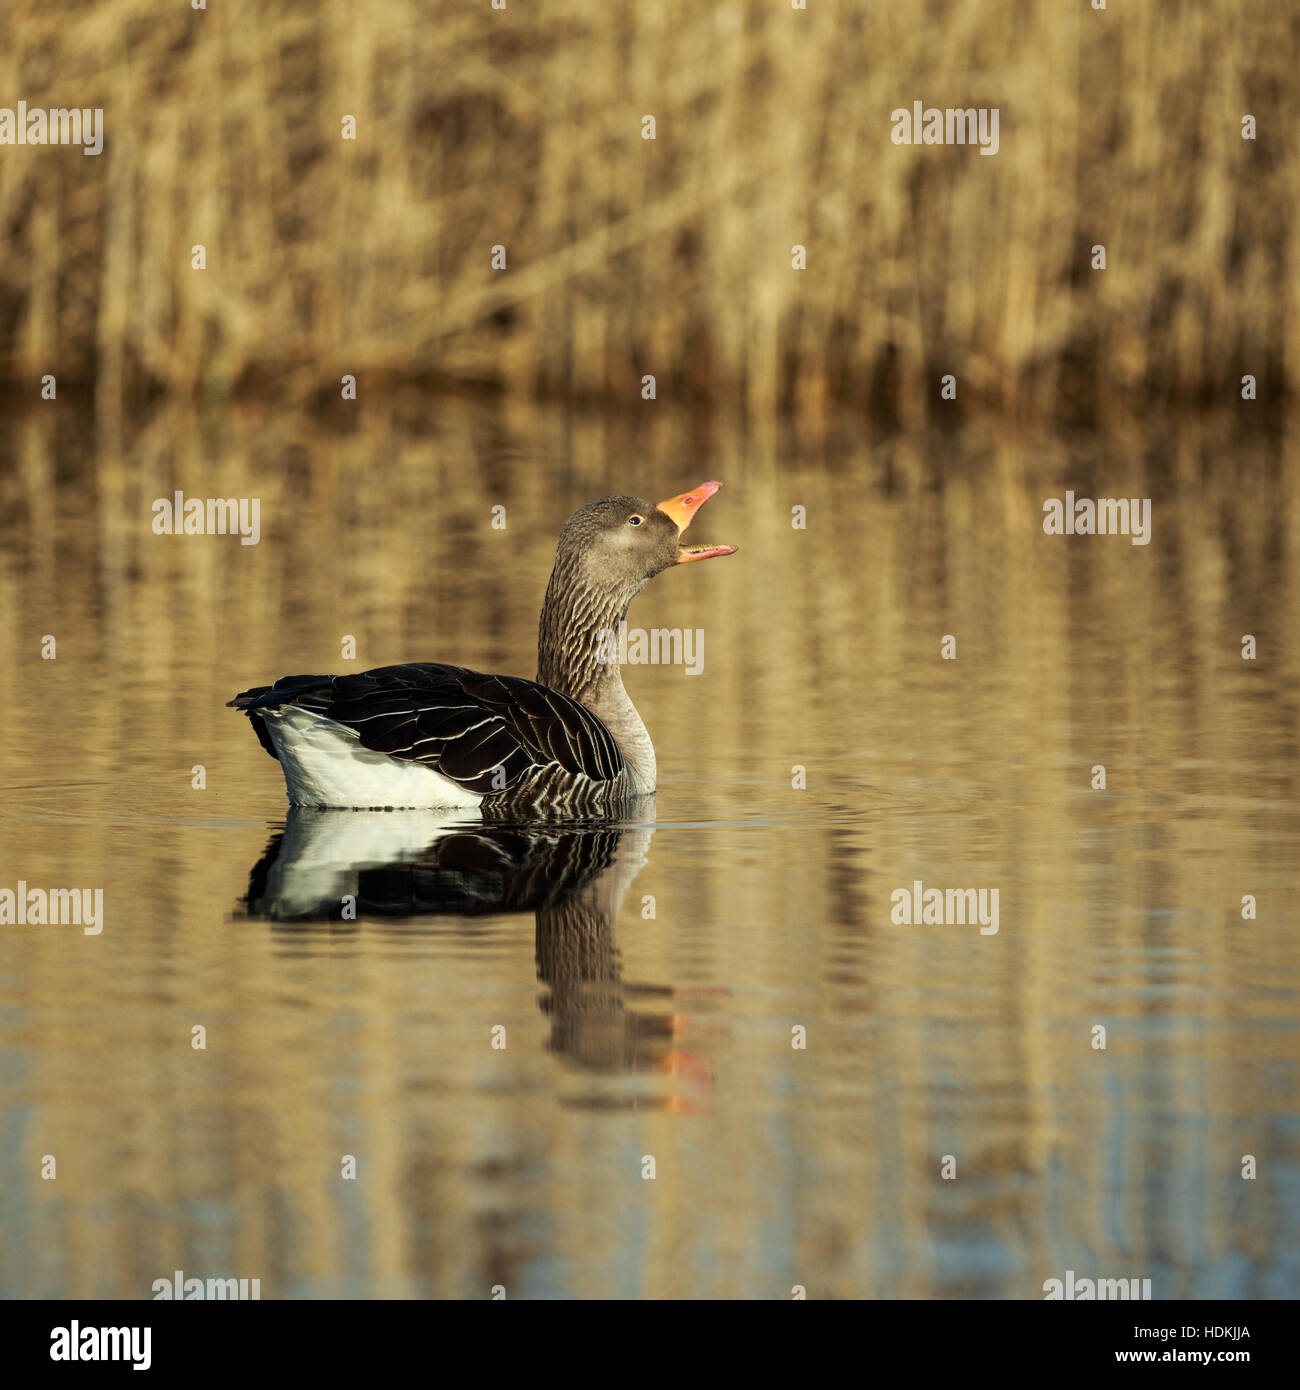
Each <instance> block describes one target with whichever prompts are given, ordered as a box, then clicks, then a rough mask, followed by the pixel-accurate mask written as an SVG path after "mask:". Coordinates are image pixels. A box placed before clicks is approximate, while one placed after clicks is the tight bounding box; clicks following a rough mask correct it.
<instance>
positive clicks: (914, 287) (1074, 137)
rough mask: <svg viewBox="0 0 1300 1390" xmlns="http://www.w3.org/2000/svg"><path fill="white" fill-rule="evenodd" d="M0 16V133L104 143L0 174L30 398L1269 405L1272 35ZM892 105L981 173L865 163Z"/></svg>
mask: <svg viewBox="0 0 1300 1390" xmlns="http://www.w3.org/2000/svg"><path fill="white" fill-rule="evenodd" d="M8 8H9V9H10V11H11V15H10V17H9V19H8V35H7V40H8V41H7V43H6V45H5V47H4V48H3V50H0V104H8V105H11V106H12V105H15V104H16V103H17V101H18V100H19V99H23V100H26V101H27V102H28V103H29V105H36V104H41V105H51V106H67V105H79V106H102V107H103V108H104V109H105V121H106V147H105V151H104V153H103V154H102V155H101V156H100V157H98V158H87V157H85V156H83V155H82V154H81V153H79V152H78V151H76V150H71V149H45V148H21V147H12V146H5V147H3V148H0V228H2V229H3V233H2V234H3V248H4V254H3V255H2V256H0V380H5V381H7V382H8V383H10V385H11V387H12V388H14V389H16V390H18V391H19V392H20V394H23V393H28V392H30V393H31V394H32V395H33V396H34V395H35V392H36V390H37V386H36V382H37V379H38V378H39V376H40V375H41V374H42V373H43V372H47V371H52V372H54V373H55V374H56V375H58V376H59V378H60V380H61V382H62V381H67V380H72V381H75V380H76V379H78V378H80V379H81V380H83V381H86V382H91V381H93V382H94V383H95V388H96V390H97V392H98V393H99V395H100V397H101V398H105V397H107V398H111V399H112V400H113V401H120V400H123V399H125V400H130V399H132V398H134V397H136V396H138V395H139V394H140V393H142V392H145V391H151V390H153V391H156V390H163V391H167V392H170V393H179V394H181V395H193V394H196V393H203V394H208V393H217V394H224V393H248V394H251V393H260V394H267V395H270V396H273V397H275V398H277V399H285V400H297V401H302V400H307V399H310V398H312V397H313V396H314V395H316V394H317V393H321V392H330V393H333V392H336V391H337V389H338V379H339V377H340V376H342V375H343V374H344V373H354V374H356V375H357V376H358V377H359V378H360V381H361V389H362V391H363V392H366V391H373V390H374V389H376V387H378V386H382V384H383V383H384V382H385V381H388V380H391V379H393V378H408V379H416V380H424V381H454V382H491V383H494V384H497V385H501V386H505V387H508V388H511V389H518V390H525V391H530V392H538V393H543V394H554V395H562V396H566V397H575V398H581V397H610V398H622V399H635V398H637V396H638V395H639V392H640V389H641V377H642V376H643V374H652V375H654V376H655V377H656V379H657V386H658V391H659V394H660V396H661V397H664V396H671V397H689V398H697V397H698V398H705V399H708V400H711V401H717V400H722V399H727V400H733V401H736V400H743V401H745V402H747V403H748V405H749V407H750V409H751V411H757V412H767V411H768V410H769V409H770V408H771V407H772V406H776V407H779V408H781V409H786V410H794V411H798V412H800V413H803V414H808V415H812V416H815V415H816V414H817V413H818V412H820V411H822V410H824V409H826V408H827V406H828V405H830V404H831V403H834V402H850V403H853V404H854V405H857V406H860V407H862V408H865V409H868V410H870V411H871V412H872V413H873V414H875V415H877V416H879V417H881V418H886V419H892V418H896V419H898V420H899V421H900V422H901V423H903V424H904V425H914V424H919V423H920V422H921V420H922V419H923V417H924V416H925V415H926V414H927V413H930V412H931V411H932V410H933V403H935V402H937V398H938V377H939V375H940V374H942V373H946V372H951V373H954V374H955V375H956V376H957V377H958V380H959V407H960V409H961V410H963V411H970V410H974V409H978V408H980V407H985V408H990V409H996V410H999V411H1002V412H1011V413H1014V414H1017V415H1023V416H1039V417H1052V418H1067V419H1087V418H1089V417H1093V416H1095V415H1097V414H1099V413H1102V412H1104V411H1105V410H1106V409H1107V407H1109V406H1111V405H1114V404H1117V403H1123V404H1126V405H1127V406H1129V407H1139V408H1141V407H1145V406H1147V405H1150V404H1152V403H1155V402H1171V403H1180V404H1181V403H1190V402H1203V403H1214V402H1217V403H1222V404H1229V403H1232V402H1234V401H1236V400H1237V399H1238V396H1239V389H1240V387H1239V378H1240V376H1241V374H1242V373H1244V372H1250V373H1252V374H1253V375H1255V376H1256V377H1257V378H1258V379H1259V382H1260V391H1261V396H1262V397H1264V398H1266V399H1267V400H1271V401H1274V402H1276V400H1277V398H1278V396H1279V394H1280V393H1282V392H1283V391H1285V390H1293V389H1294V387H1295V383H1296V379H1297V373H1298V372H1300V232H1298V231H1297V222H1296V219H1295V217H1294V209H1295V206H1296V203H1297V199H1298V198H1300V155H1298V154H1297V149H1296V140H1295V136H1296V131H1297V129H1300V119H1298V117H1300V98H1298V97H1297V93H1296V84H1295V82H1294V72H1295V71H1296V68H1297V66H1298V64H1297V56H1298V53H1300V12H1298V11H1295V10H1291V11H1290V12H1288V7H1287V6H1284V5H1269V6H1242V5H1239V4H1236V3H1230V0H1213V2H1212V3H1206V4H1192V3H1186V4H1184V3H1177V2H1176V0H1170V2H1169V3H1160V4H1156V3H1145V4H1131V3H1119V0H1115V3H1112V5H1111V8H1110V9H1109V10H1106V11H1094V10H1092V9H1091V8H1090V6H1089V4H1088V3H1087V0H1070V2H1069V3H1067V0H1050V3H1047V2H1046V0H1044V3H1028V2H1027V0H1026V2H1025V3H1012V0H963V3H960V4H959V3H949V2H948V0H917V2H916V3H910V4H901V3H900V4H877V3H872V4H868V3H866V0H857V2H856V3H846V4H831V3H829V2H828V0H809V9H808V10H807V11H802V12H801V11H796V10H793V9H792V8H790V6H789V5H788V4H787V3H785V0H761V3H760V0H738V2H737V3H716V4H715V3H708V4H702V3H699V0H662V3H659V4H631V3H628V0H619V2H618V3H613V2H610V0H599V3H598V0H550V3H540V4H533V3H526V0H509V4H508V8H507V9H506V10H505V11H504V12H494V11H493V10H492V9H491V8H490V7H489V4H488V0H474V2H473V3H472V4H463V5H450V4H442V5H429V4H422V3H417V0H386V3H385V4H384V5H383V6H382V7H378V8H366V7H362V6H358V5H354V4H350V3H345V0H310V3H308V2H307V0H284V2H282V3H279V4H277V5H275V6H267V5H265V4H261V3H258V4H254V3H252V0H218V3H214V4H213V5H212V6H211V8H210V9H209V10H207V11H198V12H196V11H192V10H191V9H190V8H189V7H188V6H186V5H185V4H183V3H181V0H177V3H173V4H170V5H166V6H159V5H156V4H148V3H145V0H99V2H98V3H97V4H96V5H94V6H93V7H86V6H84V5H81V4H76V3H74V2H73V0H46V3H34V0H26V3H21V2H20V3H17V4H16V5H12V4H11V5H10V6H9V7H8ZM918 99H919V100H922V101H924V102H925V103H927V104H929V105H937V106H964V107H965V106H989V107H994V106H996V107H998V108H999V109H1000V112H1001V148H1000V151H999V153H998V154H997V155H996V156H994V157H991V158H988V157H981V156H980V155H979V154H978V153H977V151H976V150H974V149H971V148H952V147H899V146H895V145H894V144H892V143H891V141H890V129H891V124H890V112H891V110H892V109H894V108H895V107H898V106H910V104H911V103H912V102H913V101H914V100H918ZM1247 113H1250V114H1252V115H1254V116H1255V118H1256V119H1257V121H1258V125H1259V133H1258V139H1257V140H1255V141H1253V142H1250V141H1245V140H1243V139H1242V138H1241V118H1242V116H1243V115H1245V114H1247ZM345 115H351V116H355V117H356V120H357V128H358V139H357V140H356V141H355V142H351V141H345V140H343V139H342V138H341V120H342V118H343V117H344V116H345ZM644 115H653V116H655V118H656V121H657V139H656V140H654V141H653V142H652V141H647V140H643V139H642V138H641V121H642V117H643V116H644ZM200 243H201V244H203V245H204V246H205V247H206V251H207V269H206V270H195V269H192V268H191V248H192V247H193V246H194V245H196V244H200ZM796 243H798V244H801V245H804V246H806V248H807V256H808V268H807V269H806V270H803V271H796V270H793V269H792V268H791V248H792V246H794V245H795V244H796ZM1094 243H1102V244H1104V245H1105V246H1106V250H1107V259H1108V265H1107V268H1106V270H1105V271H1096V270H1093V269H1091V268H1090V248H1091V247H1092V245H1093V244H1094ZM497 244H501V245H504V246H505V247H506V248H507V256H508V268H507V269H506V270H504V271H494V270H493V269H492V268H491V248H492V247H493V246H494V245H497Z"/></svg>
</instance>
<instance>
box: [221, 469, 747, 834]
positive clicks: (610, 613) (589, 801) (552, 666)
mask: <svg viewBox="0 0 1300 1390" xmlns="http://www.w3.org/2000/svg"><path fill="white" fill-rule="evenodd" d="M721 486H722V484H721V483H717V482H708V483H701V484H700V486H699V487H696V488H692V489H691V490H690V492H684V493H682V495H681V496H680V497H671V498H669V499H668V501H666V502H660V503H659V504H658V505H657V506H656V505H655V504H654V503H651V502H646V501H643V500H642V499H641V498H639V497H605V498H602V499H601V500H600V501H599V502H590V503H588V504H587V505H586V506H585V507H580V508H579V509H578V510H577V511H576V512H574V514H573V515H572V516H571V517H570V518H569V520H568V522H567V523H566V524H565V527H564V530H563V531H562V532H561V533H560V539H559V543H558V544H557V546H556V549H555V567H554V569H553V570H552V571H551V580H550V583H549V584H548V585H547V589H546V599H545V601H544V602H543V604H542V615H541V620H540V622H539V624H538V635H537V679H536V680H535V681H530V680H523V679H520V678H519V677H517V676H490V675H483V674H482V673H480V672H478V671H469V670H466V669H465V668H464V667H463V666H443V665H440V664H437V663H433V662H409V663H407V664H405V665H402V666H380V667H377V668H376V669H375V670H373V671H362V672H360V673H359V674H356V675H350V676H283V677H281V678H280V679H279V680H278V681H276V683H275V684H274V685H271V686H264V685H263V686H255V687H254V688H253V689H251V690H245V691H244V692H243V693H242V694H240V695H237V696H236V697H235V698H234V699H233V700H231V701H230V704H231V705H232V706H233V707H234V708H236V709H241V710H243V711H244V712H245V713H246V714H247V715H248V717H249V718H250V719H251V720H252V723H253V728H254V730H255V731H256V733H257V737H258V738H259V740H260V741H261V743H262V746H263V747H264V748H265V749H266V751H267V752H268V753H270V755H271V756H272V757H273V758H278V759H279V761H280V766H281V768H282V770H283V772H284V779H285V787H286V790H287V792H288V796H289V801H290V803H291V804H292V805H295V806H335V807H352V808H363V807H364V808H370V809H383V808H389V809H391V808H397V807H400V808H421V809H422V808H434V807H436V808H442V809H448V810H455V811H463V812H478V813H480V814H482V815H483V816H485V817H487V816H495V817H499V816H512V815H521V814H522V815H527V816H539V815H541V816H548V817H550V816H563V817H569V816H610V815H619V814H623V813H626V812H627V811H628V809H629V808H630V807H631V806H632V805H633V804H634V803H635V802H636V800H637V798H639V797H641V796H645V795H648V794H649V793H651V792H653V791H654V790H655V778H656V768H655V754H654V746H653V744H652V743H651V742H650V735H649V734H648V733H647V732H646V727H645V725H644V723H642V721H641V716H640V715H639V714H637V712H636V709H635V708H634V706H633V704H632V702H631V700H629V699H628V697H627V692H626V691H625V690H624V689H623V679H622V675H621V674H620V671H619V663H618V654H617V644H616V643H612V642H611V641H610V640H609V637H610V634H611V633H617V632H618V629H619V624H620V623H621V622H622V621H623V620H624V618H625V617H626V615H627V610H628V605H629V604H630V603H631V602H632V600H633V599H634V598H635V597H636V595H637V594H639V593H640V592H641V590H642V589H644V588H645V586H646V585H647V584H648V583H649V582H650V580H651V579H653V578H654V576H655V575H656V574H659V573H660V572H661V571H663V570H666V569H668V568H669V566H671V565H679V564H684V563H686V562H687V561H694V560H707V559H710V558H711V557H713V556H715V555H731V554H733V553H734V551H735V549H736V547H735V546H733V545H690V546H688V545H683V544H682V543H681V541H680V539H679V538H680V536H681V535H682V533H683V532H684V531H685V530H686V528H687V527H688V526H689V525H690V524H691V521H692V520H693V519H694V517H695V513H696V512H697V511H698V510H699V509H700V507H701V506H702V505H703V503H704V502H705V501H707V500H708V498H710V497H712V496H713V494H714V493H715V492H717V490H718V489H719V488H720V487H721Z"/></svg>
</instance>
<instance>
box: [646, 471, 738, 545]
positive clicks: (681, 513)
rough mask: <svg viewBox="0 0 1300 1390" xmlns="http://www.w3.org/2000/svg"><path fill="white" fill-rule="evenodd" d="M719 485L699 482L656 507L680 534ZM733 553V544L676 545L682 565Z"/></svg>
mask: <svg viewBox="0 0 1300 1390" xmlns="http://www.w3.org/2000/svg"><path fill="white" fill-rule="evenodd" d="M721 486H722V484H721V483H717V482H709V483H701V484H700V485H699V487H693V488H692V489H691V490H690V491H689V492H683V493H682V495H681V496H680V497H670V498H669V499H668V500H667V501H666V502H660V503H658V508H659V510H660V511H661V512H663V513H664V514H665V515H666V516H668V517H671V518H672V520H673V522H674V524H675V525H676V527H677V531H678V534H679V535H680V534H681V532H683V531H685V530H686V528H687V527H688V526H689V525H690V524H691V522H692V521H693V520H694V518H695V513H696V512H698V511H699V509H700V508H701V507H702V506H703V505H704V504H705V502H707V501H708V500H709V498H710V497H712V496H713V494H714V493H715V492H717V490H718V489H719V488H720V487H721ZM735 553H736V547H735V546H734V545H683V546H679V547H678V554H677V563H678V564H679V565H684V564H686V562H687V561H688V560H709V559H712V558H713V556H715V555H734V554H735Z"/></svg>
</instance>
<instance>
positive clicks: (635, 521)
mask: <svg viewBox="0 0 1300 1390" xmlns="http://www.w3.org/2000/svg"><path fill="white" fill-rule="evenodd" d="M644 520H645V517H643V516H630V517H628V519H627V524H628V525H629V526H640V525H641V523H642V522H643V521H644Z"/></svg>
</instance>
